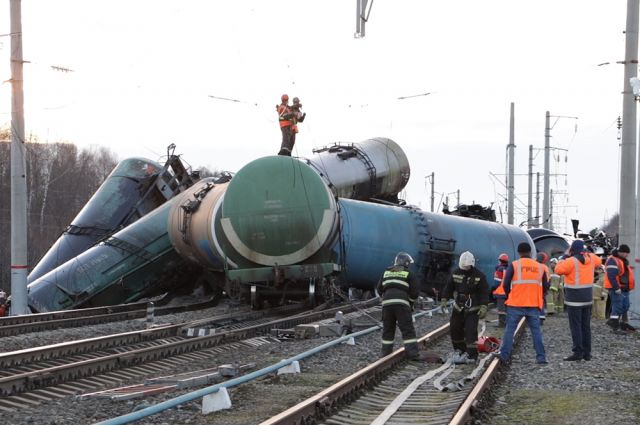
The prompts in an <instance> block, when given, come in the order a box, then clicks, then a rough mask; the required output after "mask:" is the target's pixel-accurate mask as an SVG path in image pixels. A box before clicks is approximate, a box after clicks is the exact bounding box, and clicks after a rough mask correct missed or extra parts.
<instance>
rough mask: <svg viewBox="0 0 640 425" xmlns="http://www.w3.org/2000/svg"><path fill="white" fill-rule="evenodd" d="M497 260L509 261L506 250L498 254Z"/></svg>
mask: <svg viewBox="0 0 640 425" xmlns="http://www.w3.org/2000/svg"><path fill="white" fill-rule="evenodd" d="M498 261H502V262H503V263H508V262H509V255H507V253H506V252H503V253H502V254H500V255H499V256H498Z"/></svg>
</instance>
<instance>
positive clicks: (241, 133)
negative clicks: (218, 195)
mask: <svg viewBox="0 0 640 425" xmlns="http://www.w3.org/2000/svg"><path fill="white" fill-rule="evenodd" d="M0 5H1V7H2V10H3V12H2V13H0V34H6V33H9V29H10V27H9V10H10V8H9V0H0ZM355 5H356V0H323V1H305V0H299V1H291V0H289V1H279V0H278V1H276V0H246V1H241V0H238V1H215V0H201V1H171V2H169V1H163V0H155V1H151V0H148V1H130V0H128V1H124V0H111V1H109V2H96V1H81V0H74V1H73V0H57V1H46V0H39V1H37V0H25V1H23V2H22V21H23V22H22V25H23V33H24V35H23V56H24V59H25V60H27V61H29V62H30V63H27V64H25V68H24V76H25V82H24V89H25V124H26V129H27V135H29V134H32V135H35V136H37V137H38V138H39V139H40V140H41V141H49V142H55V141H60V140H66V141H70V142H73V143H76V144H77V145H80V146H82V147H84V146H89V145H107V146H110V147H111V149H112V150H113V151H114V152H115V153H116V154H117V155H118V157H119V158H121V159H123V158H127V157H131V156H142V157H147V158H151V159H159V158H160V156H161V155H164V154H165V151H166V146H167V145H169V144H170V143H175V144H176V145H177V151H176V152H177V153H181V154H183V158H184V159H185V160H186V161H187V162H189V163H190V164H192V165H193V166H200V165H204V166H207V167H209V168H212V169H222V170H230V171H237V170H238V169H239V168H241V167H242V166H243V165H244V164H246V163H247V162H249V161H250V160H251V159H254V158H258V157H261V156H265V155H271V154H275V153H276V152H277V151H278V149H279V146H280V130H279V128H278V124H277V119H276V113H275V110H274V109H275V108H274V106H275V105H276V104H277V103H278V102H279V98H280V95H281V94H282V93H288V94H289V95H290V97H293V96H298V97H300V98H301V101H302V103H303V109H304V110H305V111H306V112H307V113H308V116H307V120H305V122H304V123H303V124H302V125H301V126H300V134H299V135H298V139H297V143H296V149H295V152H294V153H296V154H297V155H298V156H310V155H311V150H312V149H313V148H315V147H320V146H324V145H327V144H331V143H334V142H337V141H341V142H359V141H362V140H365V139H367V138H370V137H379V136H383V137H389V138H392V139H393V140H395V141H396V142H397V143H399V144H400V145H401V146H402V148H403V149H404V150H405V152H406V153H407V155H408V156H409V160H410V164H411V173H412V175H411V180H410V183H409V185H408V187H407V190H406V198H407V200H408V202H409V203H412V204H416V205H420V206H421V207H422V208H423V209H428V208H429V204H430V202H429V197H430V192H429V189H428V187H427V185H426V181H425V176H426V175H427V174H430V173H431V172H435V183H436V184H435V190H436V192H437V199H436V204H438V203H439V201H440V198H441V196H446V194H447V193H451V195H450V197H451V199H450V203H455V202H454V199H455V192H456V191H457V190H458V189H459V190H460V194H461V199H460V201H461V202H462V203H471V202H473V201H475V202H478V203H482V204H485V205H488V204H489V203H491V202H500V201H501V200H502V198H503V197H504V194H505V190H504V187H503V186H502V183H501V182H503V181H504V173H505V159H506V155H505V153H506V145H507V143H508V140H509V108H510V102H515V110H516V132H515V134H516V145H517V156H516V173H519V174H523V175H522V176H518V177H517V178H516V192H517V193H518V195H519V199H520V200H521V201H522V202H518V201H517V202H516V206H517V207H519V209H520V211H521V212H523V213H526V208H525V205H526V202H527V194H526V191H527V178H526V176H525V175H524V174H525V173H527V164H528V162H527V161H528V147H529V145H530V144H533V145H534V147H535V148H536V149H539V148H542V147H543V146H544V119H545V111H547V110H549V111H550V112H551V114H552V115H557V116H576V117H578V118H579V119H578V120H574V119H569V118H560V119H555V118H553V119H552V121H551V122H552V124H555V125H554V127H553V130H552V145H554V146H556V147H559V148H562V149H568V153H567V154H565V152H564V151H557V152H556V160H557V161H554V162H553V164H552V172H554V173H555V174H558V176H556V177H554V178H553V179H552V188H554V190H555V191H556V192H557V193H560V194H559V195H558V196H557V197H556V198H555V200H554V201H555V203H554V208H555V209H556V212H557V213H558V216H557V217H556V223H559V224H560V225H561V226H564V224H565V222H566V219H569V218H578V219H580V220H581V222H582V224H581V228H582V229H583V230H589V229H591V228H593V227H596V226H601V225H602V223H603V220H604V219H607V218H608V217H610V216H611V215H613V214H614V213H616V212H617V209H618V198H619V195H618V192H619V188H618V180H619V179H618V170H619V166H618V163H619V145H618V143H619V141H618V140H617V133H618V130H617V128H616V125H615V120H616V118H617V117H618V115H620V114H621V109H622V97H621V94H620V93H621V91H622V88H623V87H622V86H623V68H622V65H616V64H615V61H618V60H623V59H624V34H623V30H624V26H625V19H626V15H625V13H626V2H625V1H622V0H616V1H595V0H587V1H585V0H563V1H552V0H538V1H536V2H522V1H513V0H496V1H492V0H488V1H484V2H479V1H477V0H459V1H447V2H443V1H440V2H436V1H424V0H393V1H392V0H376V1H374V3H373V8H372V11H371V14H370V19H369V22H368V23H367V25H366V37H364V38H362V39H354V37H353V33H354V32H355ZM0 43H1V45H0V56H1V58H2V59H1V61H2V65H0V80H1V81H5V80H8V79H9V78H10V67H9V54H10V49H9V46H10V40H9V38H8V37H0ZM603 62H611V63H612V64H611V65H605V66H597V65H598V64H600V63H603ZM51 65H54V66H60V67H65V68H69V69H72V70H73V72H67V73H65V72H60V71H54V70H52V69H51ZM425 92H430V93H431V94H430V95H428V96H423V97H415V98H411V99H406V100H398V97H403V96H410V95H414V94H421V93H425ZM209 95H214V96H219V97H226V98H232V99H238V100H241V101H242V102H240V103H238V102H229V101H223V100H216V99H213V98H210V97H209ZM10 97H11V89H10V85H9V84H8V83H4V84H2V85H1V86H0V126H3V127H6V126H8V125H9V121H10V108H11V102H10ZM542 159H543V154H542V152H540V153H539V154H538V155H537V158H536V161H535V166H536V171H540V172H542V171H543V161H542ZM490 173H494V174H495V175H497V179H496V178H492V177H491V176H490ZM562 174H565V175H566V176H565V175H562ZM534 188H535V183H534ZM541 188H542V182H541ZM442 194H444V195H442ZM496 205H497V204H496ZM563 206H568V207H563ZM501 208H504V202H501ZM540 208H542V200H541V201H540ZM525 219H526V216H525V215H522V214H517V215H516V221H517V223H516V224H518V223H519V222H521V221H523V220H525ZM504 221H505V222H506V214H505V216H504Z"/></svg>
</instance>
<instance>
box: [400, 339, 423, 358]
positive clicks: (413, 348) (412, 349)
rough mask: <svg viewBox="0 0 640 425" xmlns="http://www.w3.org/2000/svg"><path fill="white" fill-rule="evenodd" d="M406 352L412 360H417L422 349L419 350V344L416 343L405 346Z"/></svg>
mask: <svg viewBox="0 0 640 425" xmlns="http://www.w3.org/2000/svg"><path fill="white" fill-rule="evenodd" d="M404 352H405V353H407V357H408V358H410V359H415V358H417V357H419V356H420V349H419V348H418V344H417V343H415V342H410V343H409V344H405V345H404Z"/></svg>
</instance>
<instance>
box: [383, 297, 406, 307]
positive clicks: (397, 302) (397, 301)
mask: <svg viewBox="0 0 640 425" xmlns="http://www.w3.org/2000/svg"><path fill="white" fill-rule="evenodd" d="M389 304H404V305H406V306H407V307H411V304H409V301H407V300H403V299H400V298H392V299H390V300H383V301H382V305H383V306H385V305H389Z"/></svg>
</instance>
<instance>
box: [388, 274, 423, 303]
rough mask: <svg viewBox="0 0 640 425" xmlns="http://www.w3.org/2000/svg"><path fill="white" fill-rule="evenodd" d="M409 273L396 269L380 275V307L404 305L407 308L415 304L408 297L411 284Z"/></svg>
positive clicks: (413, 300)
mask: <svg viewBox="0 0 640 425" xmlns="http://www.w3.org/2000/svg"><path fill="white" fill-rule="evenodd" d="M409 274H410V272H409V271H408V270H405V269H398V268H396V267H394V268H392V269H390V270H385V271H384V274H383V275H382V283H381V288H382V306H383V307H384V306H385V305H390V304H404V305H406V306H408V307H410V306H411V303H413V302H415V301H416V300H415V299H412V298H411V297H410V295H409V293H410V292H411V283H410V281H409Z"/></svg>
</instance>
